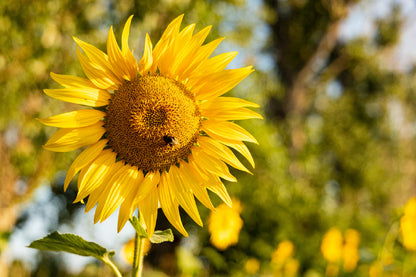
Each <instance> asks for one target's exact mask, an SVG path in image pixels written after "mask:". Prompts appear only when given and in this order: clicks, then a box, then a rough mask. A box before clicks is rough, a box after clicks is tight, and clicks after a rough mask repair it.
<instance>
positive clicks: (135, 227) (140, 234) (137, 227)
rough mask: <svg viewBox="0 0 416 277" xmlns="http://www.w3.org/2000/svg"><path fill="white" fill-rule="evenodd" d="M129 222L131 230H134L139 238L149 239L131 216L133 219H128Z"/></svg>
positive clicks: (135, 218) (136, 220) (137, 221)
mask: <svg viewBox="0 0 416 277" xmlns="http://www.w3.org/2000/svg"><path fill="white" fill-rule="evenodd" d="M129 221H130V223H131V225H132V226H133V228H134V229H135V230H136V232H137V234H138V235H139V237H141V238H148V237H149V235H148V234H147V232H146V230H145V229H144V228H143V226H142V225H141V224H140V222H139V220H138V219H137V217H135V216H133V218H130V219H129Z"/></svg>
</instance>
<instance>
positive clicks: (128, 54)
mask: <svg viewBox="0 0 416 277" xmlns="http://www.w3.org/2000/svg"><path fill="white" fill-rule="evenodd" d="M132 19H133V15H131V16H130V17H129V18H128V19H127V21H126V24H125V25H124V28H123V33H122V34H121V51H122V53H123V56H124V58H125V59H126V63H127V67H128V70H129V72H130V75H129V76H130V78H131V79H134V78H136V77H137V72H138V67H137V61H136V58H135V57H134V55H133V52H132V51H131V50H130V48H129V33H130V25H131V20H132Z"/></svg>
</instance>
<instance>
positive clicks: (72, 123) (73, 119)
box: [38, 109, 105, 128]
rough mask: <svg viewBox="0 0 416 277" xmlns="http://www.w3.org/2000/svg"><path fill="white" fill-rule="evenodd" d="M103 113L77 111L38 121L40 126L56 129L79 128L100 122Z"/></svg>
mask: <svg viewBox="0 0 416 277" xmlns="http://www.w3.org/2000/svg"><path fill="white" fill-rule="evenodd" d="M104 116H105V113H104V112H102V111H98V110H92V109H90V110H79V111H73V112H68V113H63V114H59V115H55V116H51V117H48V118H44V119H38V121H39V122H41V123H42V124H45V125H48V126H53V127H58V128H80V127H86V126H90V125H93V124H95V123H97V122H98V121H100V120H101V119H102V118H103V117H104Z"/></svg>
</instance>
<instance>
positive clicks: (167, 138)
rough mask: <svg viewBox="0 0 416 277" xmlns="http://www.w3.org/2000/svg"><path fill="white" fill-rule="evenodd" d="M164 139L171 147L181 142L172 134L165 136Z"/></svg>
mask: <svg viewBox="0 0 416 277" xmlns="http://www.w3.org/2000/svg"><path fill="white" fill-rule="evenodd" d="M163 140H164V141H165V143H166V145H169V146H171V147H173V146H175V145H178V144H179V142H178V141H177V140H176V139H175V138H174V137H171V136H163Z"/></svg>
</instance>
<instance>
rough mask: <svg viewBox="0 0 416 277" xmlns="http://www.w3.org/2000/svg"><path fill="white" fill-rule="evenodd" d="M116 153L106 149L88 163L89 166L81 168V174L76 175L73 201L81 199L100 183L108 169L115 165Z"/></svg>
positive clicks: (105, 176)
mask: <svg viewBox="0 0 416 277" xmlns="http://www.w3.org/2000/svg"><path fill="white" fill-rule="evenodd" d="M115 160H116V153H114V152H113V151H112V150H110V149H107V150H104V151H102V153H101V154H100V155H99V156H98V157H97V158H96V159H95V160H94V161H93V162H92V163H91V164H90V166H89V167H87V168H84V169H82V170H81V173H82V176H81V174H80V176H79V177H78V195H77V198H76V199H75V201H74V202H78V201H81V200H82V199H84V198H85V197H87V196H88V195H89V194H90V192H91V191H93V190H94V189H95V188H96V187H97V186H99V185H101V184H102V182H103V181H104V179H105V178H107V174H108V173H109V172H110V169H111V168H112V167H114V166H115Z"/></svg>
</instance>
